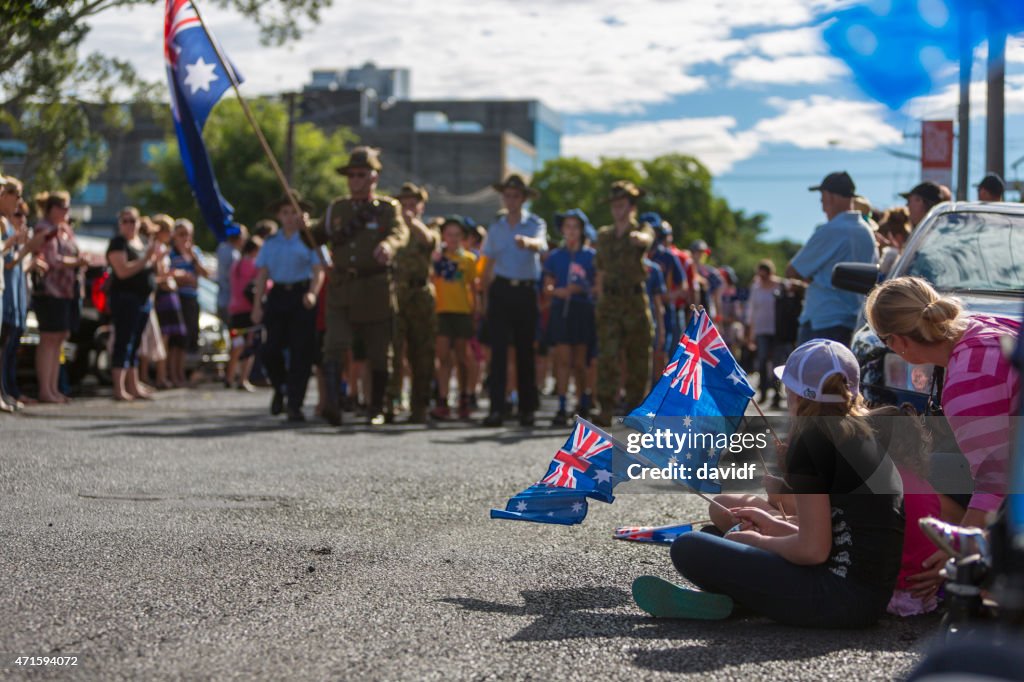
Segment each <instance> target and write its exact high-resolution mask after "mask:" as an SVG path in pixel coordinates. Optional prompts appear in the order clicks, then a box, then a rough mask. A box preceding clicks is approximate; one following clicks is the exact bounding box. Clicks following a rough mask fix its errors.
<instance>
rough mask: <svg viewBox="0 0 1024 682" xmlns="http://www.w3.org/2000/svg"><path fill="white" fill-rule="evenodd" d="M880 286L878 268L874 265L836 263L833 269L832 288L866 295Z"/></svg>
mask: <svg viewBox="0 0 1024 682" xmlns="http://www.w3.org/2000/svg"><path fill="white" fill-rule="evenodd" d="M876 284H878V266H877V265H875V264H874V263H836V266H835V267H834V268H832V286H834V287H835V288H836V289H843V290H844V291H852V292H853V293H855V294H866V293H868V292H869V291H871V290H872V289H874V288H875V285H876Z"/></svg>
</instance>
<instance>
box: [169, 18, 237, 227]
mask: <svg viewBox="0 0 1024 682" xmlns="http://www.w3.org/2000/svg"><path fill="white" fill-rule="evenodd" d="M212 40H213V39H212V38H211V36H209V35H208V34H207V32H206V31H205V30H204V29H203V27H202V25H201V24H200V22H199V16H198V15H197V14H196V11H195V8H193V6H192V4H191V3H190V2H189V0H167V4H166V6H165V11H164V61H165V63H166V65H167V81H168V84H169V85H170V88H171V112H172V113H173V115H174V131H175V133H176V134H177V136H178V149H179V151H180V152H181V163H182V165H183V166H184V167H185V176H186V177H187V178H188V182H189V185H191V186H192V192H193V194H194V195H195V198H196V202H197V203H198V204H199V210H200V212H201V213H202V214H203V219H204V220H205V221H206V224H207V226H208V227H209V228H210V229H211V230H212V231H213V233H214V234H215V235H216V236H217V240H218V241H224V239H225V238H226V237H228V236H229V235H231V234H236V233H237V232H238V229H239V228H238V225H237V223H235V221H234V212H235V209H234V207H232V206H231V204H229V203H228V202H227V200H226V199H225V198H224V197H223V195H221V193H220V187H219V186H218V185H217V178H216V177H215V176H214V174H213V167H212V166H211V165H210V157H209V155H208V154H207V153H206V145H205V144H203V126H204V125H206V119H207V118H208V117H209V116H210V111H211V110H212V109H213V106H214V105H215V104H216V103H217V101H218V100H219V99H220V98H221V96H222V95H223V94H224V92H225V91H226V90H227V89H228V88H230V87H231V77H230V76H229V74H227V73H225V68H227V69H231V75H233V76H234V79H235V81H236V82H239V83H241V82H242V76H241V74H239V73H238V70H237V69H235V67H234V65H232V64H231V62H230V61H229V60H227V58H225V59H224V62H225V63H224V64H222V63H221V60H220V59H219V58H218V56H217V49H216V48H215V47H214V44H213V42H212ZM220 54H223V52H221V53H220Z"/></svg>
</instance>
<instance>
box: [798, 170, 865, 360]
mask: <svg viewBox="0 0 1024 682" xmlns="http://www.w3.org/2000/svg"><path fill="white" fill-rule="evenodd" d="M808 189H809V190H810V191H812V192H821V210H822V211H824V213H825V217H826V218H828V222H826V223H825V224H823V225H819V226H818V227H816V228H815V229H814V232H813V233H812V234H811V237H810V239H808V240H807V243H806V244H804V246H803V248H802V249H800V251H798V252H797V254H796V255H795V256H793V260H791V261H790V262H789V265H787V266H786V277H789V278H790V279H801V280H804V281H805V282H807V283H808V285H807V295H806V296H805V298H804V309H803V312H802V313H801V314H800V332H799V338H798V341H799V342H801V343H802V342H804V341H808V340H810V339H814V338H823V339H832V340H834V341H838V342H839V343H842V344H849V343H850V339H851V338H852V337H853V328H854V325H856V323H857V314H858V313H859V312H860V307H861V304H862V303H863V302H864V297H863V296H860V295H858V294H854V293H852V292H849V291H841V290H839V289H836V288H835V287H833V286H832V268H833V267H834V266H835V265H836V263H845V262H854V263H877V262H878V252H877V250H876V248H875V237H874V234H873V233H872V232H871V227H870V226H869V225H868V224H867V223H866V222H865V221H864V217H863V216H862V215H861V213H860V212H859V211H858V210H857V209H856V207H855V206H854V199H855V197H856V196H857V187H856V186H855V185H854V183H853V178H851V177H850V175H849V173H847V172H845V171H837V172H835V173H829V174H828V175H826V176H825V179H824V180H822V181H821V182H820V183H818V184H817V185H814V186H812V187H808Z"/></svg>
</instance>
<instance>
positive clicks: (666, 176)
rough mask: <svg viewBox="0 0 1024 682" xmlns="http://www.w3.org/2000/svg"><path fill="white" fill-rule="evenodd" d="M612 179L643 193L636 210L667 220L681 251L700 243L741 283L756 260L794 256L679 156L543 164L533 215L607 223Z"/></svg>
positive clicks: (757, 217)
mask: <svg viewBox="0 0 1024 682" xmlns="http://www.w3.org/2000/svg"><path fill="white" fill-rule="evenodd" d="M615 180H631V181H632V182H634V183H636V184H637V185H639V186H640V187H643V188H644V190H646V192H647V194H646V196H645V197H644V198H643V199H642V200H641V202H640V206H639V209H640V211H656V212H657V213H659V214H660V215H661V217H662V218H663V219H665V220H667V221H669V223H671V224H672V227H673V239H674V241H675V243H676V244H679V245H680V246H683V247H686V246H687V245H689V244H690V243H691V242H692V241H693V240H695V239H704V240H705V241H707V242H708V244H709V245H710V246H711V248H712V254H713V255H712V257H713V260H714V261H715V262H717V263H719V264H721V265H731V266H732V267H733V268H735V269H736V271H737V273H738V275H739V276H740V278H741V280H746V279H748V278H749V277H751V276H752V275H753V273H754V270H755V269H756V266H757V262H758V261H759V260H761V259H762V258H771V259H772V260H774V261H775V263H776V265H777V266H779V267H782V266H784V265H785V263H786V262H787V261H788V260H789V258H791V257H792V255H793V254H794V253H796V250H797V245H796V244H793V243H792V242H786V241H780V242H766V241H764V240H763V239H762V238H763V236H764V234H765V232H766V231H767V227H766V226H765V224H764V223H765V219H766V217H765V216H764V215H763V214H760V213H756V214H754V215H747V214H746V213H744V212H743V211H737V210H734V209H732V208H731V207H730V206H729V203H728V202H727V201H726V200H725V199H724V198H722V197H719V196H716V195H715V193H714V191H713V187H712V176H711V172H710V171H709V170H708V169H707V168H706V167H705V166H704V165H703V164H702V163H700V161H698V160H697V159H695V158H693V157H692V156H686V155H683V154H666V155H664V156H659V157H657V158H655V159H650V160H646V161H638V160H633V159H623V158H602V159H601V161H600V163H598V164H597V165H594V164H591V163H589V162H587V161H584V160H582V159H578V158H561V159H555V160H552V161H549V162H548V163H546V164H545V165H544V168H542V169H541V170H540V171H539V172H538V173H537V174H536V175H534V177H533V183H532V184H533V186H535V187H536V188H537V189H538V190H540V193H541V196H540V198H538V199H537V200H536V201H535V202H534V203H533V210H534V211H536V212H537V213H538V214H540V215H541V216H543V217H545V218H548V219H550V218H551V217H552V216H553V215H554V214H555V213H556V212H558V211H564V210H567V209H570V208H575V207H579V208H582V209H583V210H584V211H585V212H586V214H587V215H588V216H589V217H590V219H591V222H593V223H594V225H595V226H598V225H604V224H607V223H609V222H611V213H610V212H609V209H608V204H607V202H606V197H607V194H608V188H609V187H610V185H611V183H612V182H614V181H615ZM556 201H557V202H559V203H557V204H556V203H555V202H556ZM549 224H550V223H549ZM551 229H554V227H553V224H552V228H551ZM555 236H557V235H555Z"/></svg>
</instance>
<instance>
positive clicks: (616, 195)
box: [605, 180, 647, 203]
mask: <svg viewBox="0 0 1024 682" xmlns="http://www.w3.org/2000/svg"><path fill="white" fill-rule="evenodd" d="M646 194H647V192H646V191H644V190H643V189H642V188H640V187H637V186H636V185H635V184H633V183H632V182H630V181H629V180H616V181H615V182H613V183H612V187H611V189H610V190H609V191H608V198H607V199H605V201H607V202H608V203H611V202H613V201H615V200H616V199H629V200H630V201H633V202H636V201H637V200H638V199H640V198H642V197H644V196H646Z"/></svg>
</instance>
